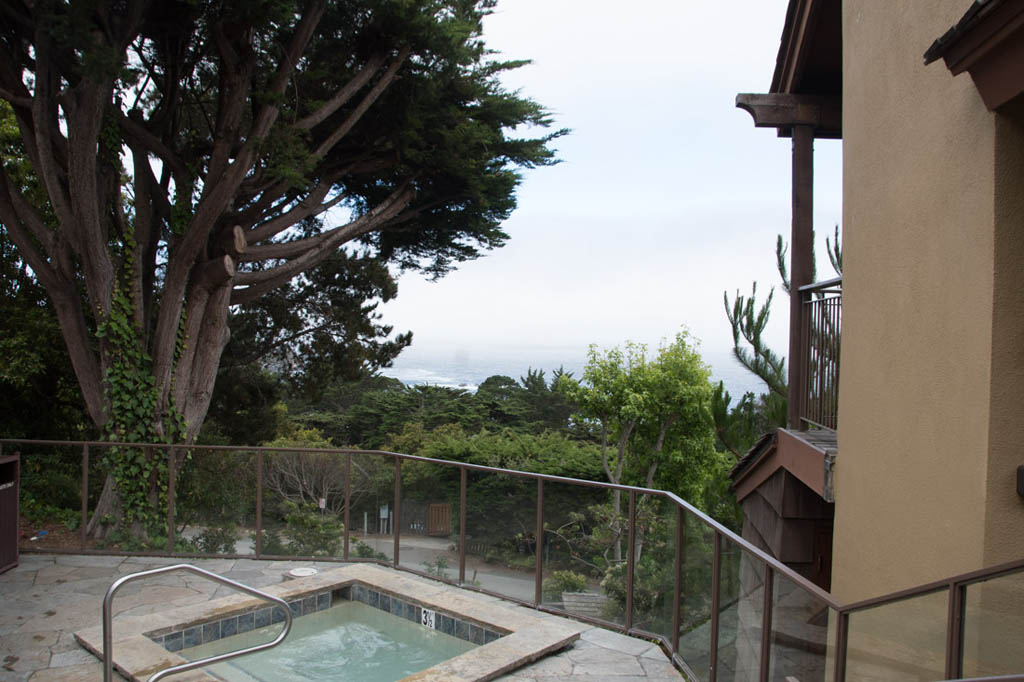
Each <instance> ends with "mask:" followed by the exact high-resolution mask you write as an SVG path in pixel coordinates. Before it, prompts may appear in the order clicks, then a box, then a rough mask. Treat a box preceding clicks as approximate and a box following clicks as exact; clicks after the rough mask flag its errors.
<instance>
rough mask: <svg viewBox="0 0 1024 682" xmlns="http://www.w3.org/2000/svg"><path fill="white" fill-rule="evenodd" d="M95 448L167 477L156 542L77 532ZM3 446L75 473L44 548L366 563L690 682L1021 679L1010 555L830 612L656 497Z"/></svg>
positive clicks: (1018, 604) (823, 595) (558, 481)
mask: <svg viewBox="0 0 1024 682" xmlns="http://www.w3.org/2000/svg"><path fill="white" fill-rule="evenodd" d="M112 448H121V449H134V450H135V451H139V450H142V451H145V453H146V454H147V455H148V456H149V457H151V458H157V459H158V461H159V462H161V463H162V464H163V465H165V466H166V469H167V472H168V477H167V488H166V493H164V494H162V495H161V503H160V509H161V512H160V514H161V516H165V518H164V519H163V521H162V522H161V524H160V526H161V527H162V529H166V530H165V532H166V537H160V538H157V539H156V540H155V542H157V543H158V546H156V547H154V546H152V545H150V546H148V547H139V546H136V545H135V544H133V541H132V540H131V539H130V538H121V539H120V540H119V541H118V540H117V539H108V540H106V541H103V542H100V541H96V540H93V539H91V538H89V537H88V536H87V534H86V526H87V523H88V520H89V517H90V515H91V512H92V510H93V505H94V504H95V501H96V500H97V499H98V497H99V491H100V489H101V487H102V485H103V480H102V478H101V477H100V476H99V475H98V472H99V468H98V467H97V462H98V460H99V458H100V457H101V456H102V454H103V453H106V452H109V451H110V450H111V449H112ZM15 450H17V451H19V452H20V453H21V456H22V462H23V464H22V467H23V471H25V472H27V473H28V475H29V476H31V475H32V471H36V472H39V471H42V470H44V469H45V468H46V467H47V466H52V465H54V464H55V463H60V462H62V463H63V466H64V468H65V469H67V468H68V461H69V458H70V461H71V462H73V463H74V464H73V465H72V466H73V467H78V471H79V472H80V473H79V480H78V481H76V482H75V483H77V484H78V492H77V495H78V500H77V501H78V502H79V505H80V509H79V511H80V519H79V524H78V525H79V532H78V536H77V543H73V545H74V546H70V547H67V546H65V547H63V548H60V549H57V550H54V549H47V550H46V551H65V552H72V553H83V554H124V555H144V556H163V557H176V558H210V557H225V558H234V559H239V558H253V559H282V560H284V559H287V560H296V559H299V560H310V561H339V562H343V561H370V562H376V563H379V564H382V565H386V566H392V567H394V568H396V569H401V570H405V571H410V572H412V573H416V574H419V575H424V576H428V577H432V578H435V579H438V580H442V581H445V582H448V583H451V584H454V585H459V586H461V587H463V588H465V589H469V590H475V591H478V592H482V593H486V594H490V595H494V596H497V597H501V598H503V599H507V600H510V601H513V602H517V603H520V604H523V605H526V606H529V607H532V608H537V609H540V610H543V611H548V612H551V613H556V614H559V615H569V616H573V617H576V618H579V619H581V620H584V621H587V622H591V623H594V624H597V625H601V626H603V627H606V628H609V629H613V630H618V631H621V632H625V633H627V634H630V635H635V636H638V637H643V638H647V639H651V640H656V641H658V642H659V643H660V644H661V646H662V647H663V648H664V649H665V651H666V652H667V653H668V654H669V655H670V656H671V657H672V660H673V662H674V663H675V664H676V665H677V666H678V667H679V668H680V669H681V670H682V671H683V672H684V673H686V674H687V675H688V676H689V677H690V678H691V679H693V680H700V681H701V682H726V681H729V682H732V681H739V680H744V681H746V680H758V681H759V682H768V681H774V680H777V681H778V682H784V681H786V680H789V679H794V680H799V682H819V681H820V682H825V681H826V680H830V681H835V682H843V681H844V680H845V681H853V680H872V679H902V678H904V677H906V678H907V679H935V680H941V679H955V678H960V677H961V676H963V675H989V676H993V675H1006V674H1010V673H1019V672H1020V671H1021V670H1024V654H1022V653H1021V652H1020V651H1019V647H1017V646H1014V644H1013V643H1014V642H1017V643H1019V642H1020V641H1024V615H1022V614H1024V560H1022V561H1017V562H1014V563H1012V564H1006V565H1003V566H999V567H994V568H992V569H988V570H985V571H978V572H975V573H971V574H966V575H962V576H957V577H955V578H950V579H947V580H944V581H941V582H937V583H931V584H928V585H922V586H920V587H917V588H914V589H912V590H905V591H903V592H900V593H896V594H893V595H888V596H886V597H882V598H879V599H873V600H869V601H865V602H859V603H856V604H847V605H843V604H840V603H838V602H837V601H835V600H834V599H833V598H832V596H831V595H829V594H828V593H827V592H824V591H823V590H821V589H820V588H819V587H817V586H816V585H814V584H813V583H811V582H810V581H808V580H807V579H805V578H804V577H803V576H801V575H799V574H798V573H796V572H794V571H793V570H791V569H790V568H789V567H787V566H785V565H784V564H782V563H780V562H778V561H777V560H775V559H774V558H773V557H771V556H769V555H767V554H766V553H764V552H762V551H761V550H760V549H758V548H757V547H755V546H753V545H752V544H750V543H749V542H747V541H746V540H744V539H743V538H741V537H739V536H738V535H737V534H735V533H734V532H733V531H731V530H729V529H728V528H726V527H724V526H722V525H721V524H719V523H717V522H716V521H714V520H713V519H711V518H710V517H708V516H707V515H706V514H704V513H702V512H701V511H700V510H698V509H696V508H695V507H693V506H692V505H691V504H689V503H688V502H686V501H685V500H682V499H680V498H679V497H678V496H676V495H675V494H673V493H671V492H667V491H663V490H650V489H645V488H637V487H631V486H621V485H613V484H609V483H602V482H597V481H584V480H577V479H569V478H563V477H558V476H550V475H544V474H537V473H530V472H524V471H512V470H505V469H496V468H492V467H487V466H481V465H475V464H468V463H462V462H450V461H443V460H432V459H426V458H422V457H417V456H413V455H405V454H400V453H393V452H382V451H368V450H348V449H336V450H295V449H283V448H258V447H252V448H249V447H225V446H191V445H159V444H152V445H140V444H128V443H107V442H63V441H29V440H10V439H0V456H2V455H3V454H4V453H5V452H7V453H11V452H13V451H15ZM186 462H187V465H186ZM65 485H70V483H69V482H65ZM65 493H67V491H65ZM151 537H155V533H151ZM41 549H42V548H41ZM566 576H569V577H570V578H572V579H571V580H569V581H568V582H567V579H566ZM571 583H575V584H573V585H572V586H571V587H568V585H569V584H571ZM580 588H582V591H583V595H584V597H585V598H584V597H580V595H576V594H574V593H569V594H565V596H563V592H565V591H566V590H572V591H573V592H576V591H579V590H580ZM586 595H589V596H586ZM1000 642H1003V643H1004V644H1003V645H1001V644H1000ZM908 676H909V677H908ZM991 679H997V678H995V677H992V678H991ZM1001 679H1022V678H1021V677H1020V676H1011V677H1004V678H1001Z"/></svg>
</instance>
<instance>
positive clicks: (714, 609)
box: [708, 529, 722, 682]
mask: <svg viewBox="0 0 1024 682" xmlns="http://www.w3.org/2000/svg"><path fill="white" fill-rule="evenodd" d="M721 582H722V534H721V533H720V532H719V531H718V529H715V540H714V545H713V549H712V555H711V644H710V649H711V651H709V652H708V682H716V681H717V679H718V611H719V609H720V608H721V602H722V595H721V592H720V590H719V584H720V583H721Z"/></svg>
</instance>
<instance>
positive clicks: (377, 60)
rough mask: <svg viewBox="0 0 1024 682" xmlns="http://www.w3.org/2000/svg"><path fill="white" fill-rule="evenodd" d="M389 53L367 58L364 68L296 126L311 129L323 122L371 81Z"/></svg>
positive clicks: (296, 123)
mask: <svg viewBox="0 0 1024 682" xmlns="http://www.w3.org/2000/svg"><path fill="white" fill-rule="evenodd" d="M386 59H387V55H386V54H384V53H382V52H381V53H377V54H375V55H373V56H372V57H370V59H369V60H367V62H366V64H364V65H363V68H361V69H359V72H358V73H356V75H355V76H353V77H352V79H351V80H349V82H348V83H345V85H344V86H342V88H341V89H340V90H338V92H337V93H335V95H334V96H333V97H331V98H330V99H329V100H327V101H326V102H325V103H324V104H323V106H321V107H320V108H319V109H317V110H316V111H314V112H313V113H312V114H309V115H308V116H305V117H303V118H300V119H299V120H298V121H296V122H295V127H296V128H298V129H299V130H309V129H310V128H312V127H313V126H315V125H317V124H319V123H323V122H324V121H325V120H327V118H328V117H329V116H331V115H332V114H333V113H334V112H336V111H337V110H338V109H340V108H341V107H343V106H345V104H346V103H347V102H348V101H349V100H350V99H352V97H353V96H354V95H355V94H356V93H357V92H359V90H361V89H362V88H363V86H365V85H366V84H367V83H369V82H370V79H372V78H373V77H374V76H375V75H376V74H377V72H378V71H380V67H382V66H383V65H384V62H385V60H386Z"/></svg>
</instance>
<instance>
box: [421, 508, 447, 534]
mask: <svg viewBox="0 0 1024 682" xmlns="http://www.w3.org/2000/svg"><path fill="white" fill-rule="evenodd" d="M451 534H452V506H451V505H450V504H448V503H447V502H438V503H434V504H431V505H429V506H428V507H427V535H438V536H447V535H451Z"/></svg>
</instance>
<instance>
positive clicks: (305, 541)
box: [261, 451, 345, 557]
mask: <svg viewBox="0 0 1024 682" xmlns="http://www.w3.org/2000/svg"><path fill="white" fill-rule="evenodd" d="M344 490H345V456H344V455H341V454H338V453H333V452H316V451H280V452H277V451H275V452H267V451H265V452H264V453H263V518H262V522H263V531H262V532H263V535H262V546H261V552H262V553H263V554H265V555H271V556H303V557H309V556H317V557H340V556H342V553H343V551H344V524H343V521H342V519H343V513H344V500H345V498H344Z"/></svg>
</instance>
